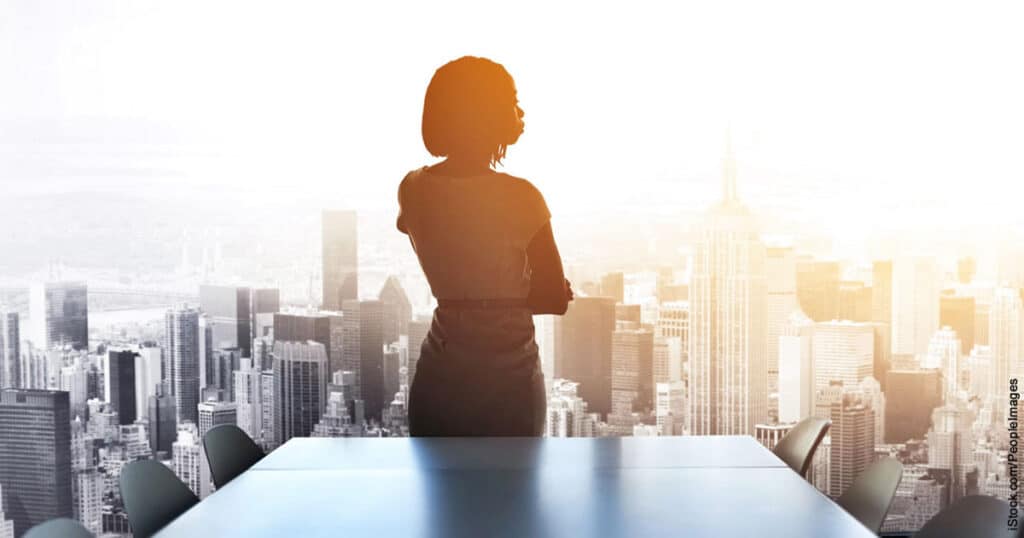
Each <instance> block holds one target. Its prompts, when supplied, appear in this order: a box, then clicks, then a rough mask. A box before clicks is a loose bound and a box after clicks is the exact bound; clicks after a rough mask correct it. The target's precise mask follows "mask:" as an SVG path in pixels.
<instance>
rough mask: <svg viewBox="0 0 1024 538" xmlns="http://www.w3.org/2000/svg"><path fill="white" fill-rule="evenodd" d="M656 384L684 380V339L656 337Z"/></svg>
mask: <svg viewBox="0 0 1024 538" xmlns="http://www.w3.org/2000/svg"><path fill="white" fill-rule="evenodd" d="M653 371H654V382H655V383H671V382H674V381H682V380H683V339H682V338H679V337H678V336H668V337H665V336H655V337H654V366H653Z"/></svg>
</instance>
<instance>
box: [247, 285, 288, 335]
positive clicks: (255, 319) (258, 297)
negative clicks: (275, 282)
mask: <svg viewBox="0 0 1024 538" xmlns="http://www.w3.org/2000/svg"><path fill="white" fill-rule="evenodd" d="M251 298H252V300H251V301H250V303H249V312H250V313H251V314H252V321H251V322H250V323H251V325H252V338H260V337H264V336H270V337H272V336H273V335H274V334H273V330H274V314H276V313H277V312H278V311H280V310H281V290H279V289H277V288H253V289H252V296H251Z"/></svg>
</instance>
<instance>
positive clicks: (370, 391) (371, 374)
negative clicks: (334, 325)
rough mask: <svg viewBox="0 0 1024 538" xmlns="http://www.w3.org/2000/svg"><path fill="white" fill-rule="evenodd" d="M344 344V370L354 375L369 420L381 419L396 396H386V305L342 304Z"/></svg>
mask: <svg viewBox="0 0 1024 538" xmlns="http://www.w3.org/2000/svg"><path fill="white" fill-rule="evenodd" d="M342 326H343V327H344V333H343V334H344V336H343V337H342V341H343V342H344V343H345V345H344V352H343V356H342V361H341V369H342V370H344V371H349V372H354V373H355V375H356V383H357V387H358V389H357V390H358V392H357V394H356V397H357V398H358V399H360V400H362V401H363V403H364V405H365V406H366V419H367V420H377V421H379V420H380V419H381V413H382V412H383V411H384V406H385V404H386V403H389V402H391V398H392V397H394V394H390V395H385V394H384V303H383V302H382V301H355V300H351V301H345V302H344V304H343V305H342Z"/></svg>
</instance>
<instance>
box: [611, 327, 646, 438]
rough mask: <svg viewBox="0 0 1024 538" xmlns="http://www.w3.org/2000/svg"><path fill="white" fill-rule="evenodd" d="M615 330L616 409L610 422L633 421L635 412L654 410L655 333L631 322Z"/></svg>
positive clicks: (614, 392) (613, 391)
mask: <svg viewBox="0 0 1024 538" xmlns="http://www.w3.org/2000/svg"><path fill="white" fill-rule="evenodd" d="M617 325H618V326H617V327H616V329H615V332H614V333H612V393H611V401H612V410H611V413H609V415H608V422H609V423H611V422H616V421H619V423H618V424H616V425H625V424H627V423H628V424H629V426H630V428H632V415H633V413H634V412H638V413H644V412H650V411H652V410H653V409H654V372H653V363H654V333H653V332H651V331H650V330H647V329H641V328H639V326H638V324H636V323H632V322H629V321H620V322H618V323H617Z"/></svg>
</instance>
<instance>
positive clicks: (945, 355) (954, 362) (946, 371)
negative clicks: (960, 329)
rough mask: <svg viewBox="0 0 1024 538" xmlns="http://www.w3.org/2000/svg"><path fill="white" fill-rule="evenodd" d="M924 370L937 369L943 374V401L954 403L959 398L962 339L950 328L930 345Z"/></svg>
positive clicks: (942, 330) (938, 333)
mask: <svg viewBox="0 0 1024 538" xmlns="http://www.w3.org/2000/svg"><path fill="white" fill-rule="evenodd" d="M921 367H922V368H935V369H938V370H939V371H940V372H942V379H943V381H942V385H943V387H944V388H943V392H942V393H943V401H946V402H952V401H954V400H955V399H956V398H957V392H958V390H959V378H960V339H959V338H957V334H956V333H955V332H954V331H953V329H950V328H949V327H943V328H942V329H940V330H939V331H938V332H936V333H935V334H934V335H933V336H932V339H931V341H930V342H929V343H928V354H927V355H925V357H924V360H923V361H922V363H921Z"/></svg>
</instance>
